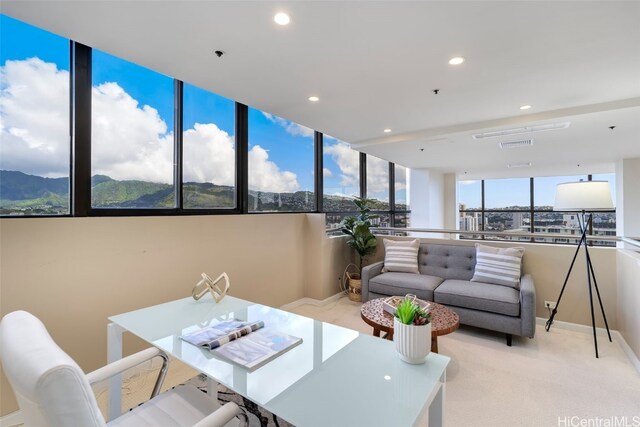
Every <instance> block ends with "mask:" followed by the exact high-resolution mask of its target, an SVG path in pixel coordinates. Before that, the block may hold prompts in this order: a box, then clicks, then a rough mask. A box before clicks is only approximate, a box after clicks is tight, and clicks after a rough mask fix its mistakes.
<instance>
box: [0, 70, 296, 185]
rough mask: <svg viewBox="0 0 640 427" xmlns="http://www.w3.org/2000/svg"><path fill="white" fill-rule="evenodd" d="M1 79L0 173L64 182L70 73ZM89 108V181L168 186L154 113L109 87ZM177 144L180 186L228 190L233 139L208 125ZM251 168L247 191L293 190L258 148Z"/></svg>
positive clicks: (166, 151) (168, 158)
mask: <svg viewBox="0 0 640 427" xmlns="http://www.w3.org/2000/svg"><path fill="white" fill-rule="evenodd" d="M0 76H1V77H2V80H1V81H2V86H1V88H0V89H1V92H0V135H1V136H2V144H0V168H2V169H5V170H19V171H22V172H24V173H28V174H33V175H40V176H47V177H56V176H66V175H68V173H69V145H70V144H69V73H68V71H65V70H58V69H57V67H56V65H55V64H51V63H45V62H43V61H42V60H40V59H38V58H31V59H27V60H23V61H7V62H6V64H5V65H4V66H2V67H0ZM92 106H93V111H92V116H93V119H92V139H93V146H92V174H103V175H108V176H110V177H112V178H114V179H120V180H122V179H137V180H145V181H153V182H164V183H171V182H172V181H173V133H172V132H169V131H168V128H167V124H166V123H165V121H164V120H163V119H162V118H161V117H160V115H159V114H158V111H157V110H156V109H154V108H152V107H150V106H148V105H143V106H140V105H139V103H138V101H137V100H136V99H134V98H132V97H131V96H130V95H129V94H128V93H127V92H126V91H125V90H124V89H123V88H122V87H121V86H120V85H118V84H117V83H113V82H111V83H103V84H100V85H98V86H96V87H94V88H93V89H92ZM298 128H299V129H302V127H298ZM295 129H296V127H291V131H292V132H293V131H296V130H295ZM183 139H184V160H185V163H186V165H185V168H184V180H185V181H197V182H213V183H214V184H218V185H233V184H234V182H235V170H234V168H233V167H232V166H233V165H234V162H235V141H234V137H233V136H231V135H229V134H228V133H227V132H225V131H223V130H221V129H220V128H218V126H216V125H215V124H213V123H205V124H202V123H196V124H195V125H194V127H193V128H192V129H188V130H186V131H185V133H184V137H183ZM249 162H250V165H251V173H250V177H249V185H250V186H251V188H252V189H258V190H263V191H295V190H297V189H298V188H299V184H298V181H297V177H296V174H295V173H293V172H290V171H282V170H280V168H279V167H278V165H276V164H275V163H274V162H273V161H271V160H269V155H268V152H267V151H266V150H265V149H264V148H262V147H260V146H255V147H253V148H252V149H251V150H250V152H249Z"/></svg>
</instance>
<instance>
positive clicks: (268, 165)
mask: <svg viewBox="0 0 640 427" xmlns="http://www.w3.org/2000/svg"><path fill="white" fill-rule="evenodd" d="M299 188H300V184H298V179H297V176H296V174H295V173H293V172H289V171H281V170H280V168H279V167H278V165H276V164H275V163H274V162H272V161H271V160H269V153H268V152H267V150H265V149H264V148H262V147H261V146H259V145H255V146H254V147H253V148H252V149H251V150H249V189H250V190H257V191H270V192H276V193H283V192H292V191H296V190H298V189H299Z"/></svg>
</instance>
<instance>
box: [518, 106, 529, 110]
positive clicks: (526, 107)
mask: <svg viewBox="0 0 640 427" xmlns="http://www.w3.org/2000/svg"><path fill="white" fill-rule="evenodd" d="M529 108H531V105H523V106H521V107H520V109H521V110H528V109H529Z"/></svg>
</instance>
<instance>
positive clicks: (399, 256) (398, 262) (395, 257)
mask: <svg viewBox="0 0 640 427" xmlns="http://www.w3.org/2000/svg"><path fill="white" fill-rule="evenodd" d="M383 242H384V268H383V269H382V271H383V272H385V271H397V272H401V273H415V274H420V271H419V270H418V250H419V249H420V241H419V240H418V239H415V240H409V241H401V240H389V239H384V240H383Z"/></svg>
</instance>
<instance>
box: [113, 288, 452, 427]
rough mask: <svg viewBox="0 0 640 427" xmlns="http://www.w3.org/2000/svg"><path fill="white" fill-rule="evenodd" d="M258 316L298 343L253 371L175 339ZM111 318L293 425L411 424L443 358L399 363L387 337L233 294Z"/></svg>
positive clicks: (441, 368) (432, 387) (445, 361)
mask: <svg viewBox="0 0 640 427" xmlns="http://www.w3.org/2000/svg"><path fill="white" fill-rule="evenodd" d="M231 318H238V319H242V320H249V321H256V320H262V321H264V323H265V328H273V329H276V330H278V331H282V332H284V333H287V334H290V335H293V336H296V337H300V338H302V340H303V341H302V344H301V345H299V346H297V347H294V348H293V349H291V350H289V351H288V352H286V353H284V354H281V355H279V356H278V357H276V358H275V359H274V360H272V361H270V362H268V363H267V364H266V365H264V366H262V367H260V368H258V369H257V370H255V371H253V372H248V371H247V369H246V368H244V367H242V366H240V365H236V364H234V363H232V362H229V361H227V360H226V359H224V358H222V357H221V356H218V355H216V354H214V353H213V352H211V351H209V350H206V349H202V348H199V347H197V346H194V345H192V344H189V343H187V342H186V341H183V340H182V339H180V336H181V335H183V334H186V333H188V332H192V331H194V330H197V329H200V328H203V327H206V326H208V325H210V324H213V323H217V322H218V321H221V320H225V319H231ZM109 320H110V321H112V322H113V323H115V324H117V325H119V326H120V327H122V328H124V329H126V330H128V331H129V332H131V333H133V334H134V335H137V336H138V337H140V338H142V339H143V340H145V341H147V342H149V343H151V344H152V345H154V346H156V347H158V348H160V349H162V350H164V351H165V352H166V353H168V354H170V355H171V356H173V357H175V358H177V359H179V360H181V361H182V362H184V363H186V364H187V365H189V366H191V367H192V368H194V369H196V370H198V371H200V372H202V373H204V374H206V375H207V376H209V377H210V378H213V379H214V380H216V381H218V382H219V383H221V384H223V385H225V386H226V387H228V388H230V389H232V390H234V391H235V392H237V393H238V394H241V395H242V396H244V397H246V398H248V399H250V400H252V401H253V402H255V403H257V404H259V405H261V406H263V407H264V408H265V409H267V410H269V411H271V412H273V413H275V414H277V415H278V416H280V417H282V418H284V419H285V420H287V421H289V422H290V423H292V424H294V425H296V426H298V427H303V426H323V427H325V426H338V425H349V426H360V425H361V426H401V425H413V424H414V423H415V422H416V420H417V419H418V417H419V416H420V414H421V411H422V410H423V408H424V407H425V405H426V404H428V402H429V401H430V399H431V398H432V397H433V393H434V392H435V391H436V390H438V389H439V383H440V380H441V378H442V375H443V373H444V370H445V368H446V366H447V364H448V362H449V358H447V357H445V356H442V355H439V354H435V353H431V354H430V355H429V357H428V358H427V362H426V363H425V364H423V365H410V364H407V363H404V362H402V361H401V360H400V359H399V357H398V355H397V354H396V351H395V348H394V346H393V342H391V341H387V340H382V339H380V338H375V337H372V336H370V335H365V334H360V333H358V332H356V331H353V330H350V329H346V328H343V327H340V326H335V325H331V324H328V323H324V322H320V321H317V320H313V319H310V318H308V317H304V316H300V315H296V314H293V313H289V312H286V311H283V310H278V309H276V308H272V307H268V306H264V305H261V304H255V303H252V302H249V301H245V300H242V299H239V298H234V297H231V296H227V297H225V298H224V299H223V300H222V301H220V302H219V303H215V302H214V301H213V300H211V299H201V300H199V301H195V300H194V299H193V298H190V297H189V298H184V299H180V300H176V301H172V302H169V303H165V304H160V305H157V306H153V307H148V308H144V309H141V310H136V311H132V312H129V313H124V314H120V315H116V316H111V317H109Z"/></svg>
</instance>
